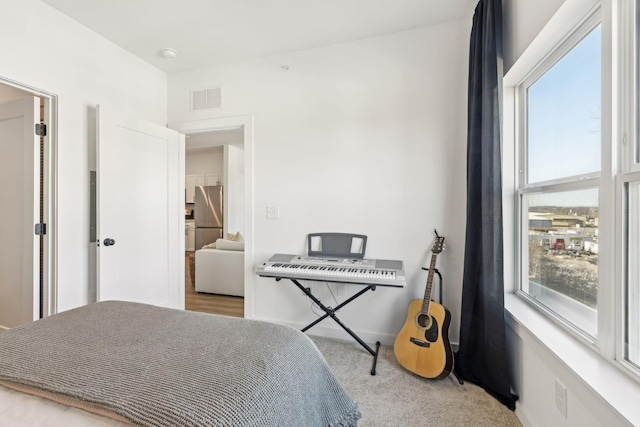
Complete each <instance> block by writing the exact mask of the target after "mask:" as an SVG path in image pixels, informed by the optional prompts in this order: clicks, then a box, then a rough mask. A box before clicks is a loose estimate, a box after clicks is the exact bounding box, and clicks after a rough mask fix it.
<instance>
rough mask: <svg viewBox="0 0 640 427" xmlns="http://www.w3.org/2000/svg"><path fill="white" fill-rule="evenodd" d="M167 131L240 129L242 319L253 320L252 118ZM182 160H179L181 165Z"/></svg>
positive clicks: (184, 125)
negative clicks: (242, 180) (242, 226)
mask: <svg viewBox="0 0 640 427" xmlns="http://www.w3.org/2000/svg"><path fill="white" fill-rule="evenodd" d="M167 127H168V128H170V129H174V130H177V131H178V132H180V133H182V134H189V133H202V132H212V131H219V130H225V129H229V128H242V131H243V138H244V223H245V236H244V240H245V243H244V317H245V318H246V319H251V318H253V313H254V295H253V274H254V271H253V265H254V244H253V242H254V223H255V218H254V210H253V206H254V194H253V191H254V185H253V116H252V115H239V116H229V117H220V118H213V119H204V120H194V121H186V122H174V123H169V124H168V125H167ZM184 160H185V159H183V161H184Z"/></svg>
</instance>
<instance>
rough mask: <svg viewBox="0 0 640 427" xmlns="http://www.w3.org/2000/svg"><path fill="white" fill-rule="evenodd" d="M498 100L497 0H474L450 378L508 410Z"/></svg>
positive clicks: (512, 399) (499, 23)
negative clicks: (456, 327) (457, 310)
mask: <svg viewBox="0 0 640 427" xmlns="http://www.w3.org/2000/svg"><path fill="white" fill-rule="evenodd" d="M501 102H502V5H501V0H480V2H479V3H478V6H477V7H476V11H475V15H474V17H473V29H472V32H471V48H470V58H469V100H468V124H467V126H468V133H467V231H466V246H465V255H464V276H463V288H462V313H461V319H460V348H459V351H458V353H457V354H456V360H455V362H456V363H455V372H456V374H457V375H458V376H459V377H460V378H461V379H463V380H466V381H470V382H472V383H474V384H477V385H479V386H481V387H483V388H484V389H485V390H486V391H487V392H489V393H490V394H491V395H493V396H494V397H496V398H497V399H498V400H500V401H501V402H502V403H503V404H505V405H506V406H507V407H509V408H510V409H512V410H513V409H515V402H516V399H517V396H514V395H513V394H512V393H511V380H510V375H509V371H508V366H509V365H508V361H507V351H506V343H505V329H504V328H505V323H504V280H503V279H504V277H503V259H502V253H503V246H502V244H503V242H502V174H501V156H500V145H501V118H502V111H501Z"/></svg>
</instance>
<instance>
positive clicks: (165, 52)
mask: <svg viewBox="0 0 640 427" xmlns="http://www.w3.org/2000/svg"><path fill="white" fill-rule="evenodd" d="M160 52H161V53H162V56H164V57H165V58H169V59H172V58H175V57H176V56H178V51H177V50H175V49H172V48H170V47H165V48H164V49H162V50H161V51H160Z"/></svg>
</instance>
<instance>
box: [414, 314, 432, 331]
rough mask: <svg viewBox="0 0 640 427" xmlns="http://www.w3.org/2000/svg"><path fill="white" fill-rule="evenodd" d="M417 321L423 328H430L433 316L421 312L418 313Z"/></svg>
mask: <svg viewBox="0 0 640 427" xmlns="http://www.w3.org/2000/svg"><path fill="white" fill-rule="evenodd" d="M417 321H418V325H420V327H421V328H428V327H429V325H430V324H431V316H429V315H427V314H423V313H420V314H419V315H418V319H417Z"/></svg>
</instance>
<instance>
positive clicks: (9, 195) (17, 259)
mask: <svg viewBox="0 0 640 427" xmlns="http://www.w3.org/2000/svg"><path fill="white" fill-rule="evenodd" d="M39 118H40V100H39V99H38V98H36V97H29V98H23V99H19V100H16V101H10V102H7V103H4V104H0V182H2V188H0V236H2V238H1V239H2V245H0V326H3V327H7V328H12V327H15V326H19V325H22V324H24V323H28V322H31V321H33V320H36V319H38V318H39V317H40V283H39V268H40V267H39V265H40V259H39V257H40V252H39V245H38V239H39V237H38V236H36V235H35V232H34V225H35V224H36V223H38V221H39V217H40V215H39V207H40V204H39V194H40V180H39V174H40V168H39V164H40V161H39V156H40V154H39V152H40V148H39V147H40V137H39V136H37V135H36V134H35V125H36V123H39V122H40V120H39Z"/></svg>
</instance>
